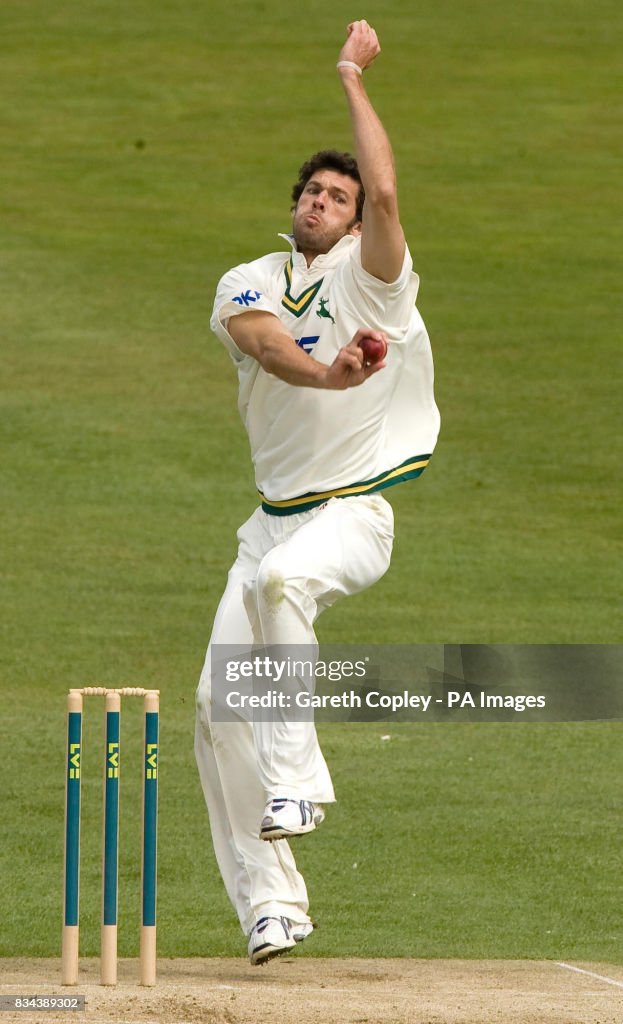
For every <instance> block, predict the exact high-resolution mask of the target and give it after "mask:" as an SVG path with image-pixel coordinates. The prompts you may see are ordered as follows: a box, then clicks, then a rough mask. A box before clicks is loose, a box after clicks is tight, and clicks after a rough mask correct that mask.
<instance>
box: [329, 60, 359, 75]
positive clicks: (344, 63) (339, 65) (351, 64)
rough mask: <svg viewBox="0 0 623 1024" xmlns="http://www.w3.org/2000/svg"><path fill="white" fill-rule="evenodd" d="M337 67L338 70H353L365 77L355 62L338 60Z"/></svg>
mask: <svg viewBox="0 0 623 1024" xmlns="http://www.w3.org/2000/svg"><path fill="white" fill-rule="evenodd" d="M335 66H336V68H352V69H353V71H356V72H357V74H358V75H363V71H362V70H361V68H360V67H359V65H358V64H355V62H354V60H338V62H337V64H336V65H335Z"/></svg>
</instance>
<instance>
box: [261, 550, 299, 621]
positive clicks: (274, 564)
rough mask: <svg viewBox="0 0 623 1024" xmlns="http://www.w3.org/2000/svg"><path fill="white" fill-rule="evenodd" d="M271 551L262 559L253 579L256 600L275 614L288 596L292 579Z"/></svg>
mask: <svg viewBox="0 0 623 1024" xmlns="http://www.w3.org/2000/svg"><path fill="white" fill-rule="evenodd" d="M272 554H273V553H272V552H270V554H268V555H266V557H265V558H264V559H263V560H262V562H261V564H260V566H259V569H258V572H257V579H256V581H255V595H256V600H257V602H258V604H259V605H261V607H262V608H264V609H266V611H269V612H272V613H273V614H277V612H278V611H279V610H280V608H281V607H282V605H283V603H284V601H285V600H286V598H287V597H288V596H289V592H290V591H291V589H292V586H293V581H292V579H291V578H289V576H288V574H287V572H286V571H285V569H284V567H283V566H282V565H281V564H280V561H279V559H276V558H274V557H271V556H272Z"/></svg>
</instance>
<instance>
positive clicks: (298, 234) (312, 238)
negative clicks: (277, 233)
mask: <svg viewBox="0 0 623 1024" xmlns="http://www.w3.org/2000/svg"><path fill="white" fill-rule="evenodd" d="M292 233H293V235H294V241H295V242H296V247H297V249H298V251H299V252H302V253H303V254H304V255H305V256H307V257H310V256H311V257H314V256H322V255H324V254H325V253H327V252H329V249H332V248H333V246H334V245H335V244H336V242H339V240H340V238H343V237H344V235H347V234H348V230H347V229H344V230H343V231H333V232H330V233H328V232H327V231H325V230H318V228H316V229H313V228H308V227H307V226H306V225H305V224H294V225H293V228H292Z"/></svg>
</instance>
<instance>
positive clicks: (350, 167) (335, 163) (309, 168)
mask: <svg viewBox="0 0 623 1024" xmlns="http://www.w3.org/2000/svg"><path fill="white" fill-rule="evenodd" d="M316 171H338V172H339V173H340V174H346V175H348V177H349V178H352V179H353V181H356V182H357V184H358V185H359V194H358V196H357V212H356V216H355V221H360V220H361V218H362V216H363V201H364V199H365V198H366V194H365V192H364V190H363V185H362V184H361V175H360V174H359V168H358V166H357V161H356V160H355V158H354V156H351V154H350V153H339V152H338V151H337V149H321V150H320V152H319V153H314V155H313V156H312V157H310V159H309V160H306V161H305V163H304V164H303V166H302V167H301V169H300V170H299V180H298V181H297V183H296V185H294V186H293V188H292V202H293V203H294V206H296V204H297V203H298V201H299V199H300V198H301V196H302V194H303V190H304V188H305V186H306V184H307V182H308V181H309V179H310V178H311V177H312V176H313V175H314V174H315V173H316Z"/></svg>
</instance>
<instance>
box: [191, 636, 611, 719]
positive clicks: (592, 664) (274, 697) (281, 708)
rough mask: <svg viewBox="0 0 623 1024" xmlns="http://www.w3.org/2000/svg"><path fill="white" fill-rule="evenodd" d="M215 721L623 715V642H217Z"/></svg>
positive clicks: (213, 665) (214, 656) (214, 655)
mask: <svg viewBox="0 0 623 1024" xmlns="http://www.w3.org/2000/svg"><path fill="white" fill-rule="evenodd" d="M211 672H212V715H213V718H214V719H215V720H217V721H240V720H245V721H306V720H310V719H315V720H323V719H324V720H327V721H331V720H333V721H353V722H356V721H374V720H384V719H388V718H395V719H398V720H403V721H426V720H428V721H452V722H454V721H500V722H501V721H542V722H546V721H549V722H555V721H558V722H560V721H590V720H600V719H620V718H623V645H584V644H579V645H546V644H497V645H478V644H466V645H456V644H437V645H434V644H413V645H408V644H401V645H380V644H375V645H344V644H341V645H331V646H323V647H321V648H317V647H313V646H311V645H309V646H303V645H296V646H295V645H276V646H273V647H265V648H250V647H245V646H240V645H239V646H236V645H215V646H213V647H212V651H211Z"/></svg>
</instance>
